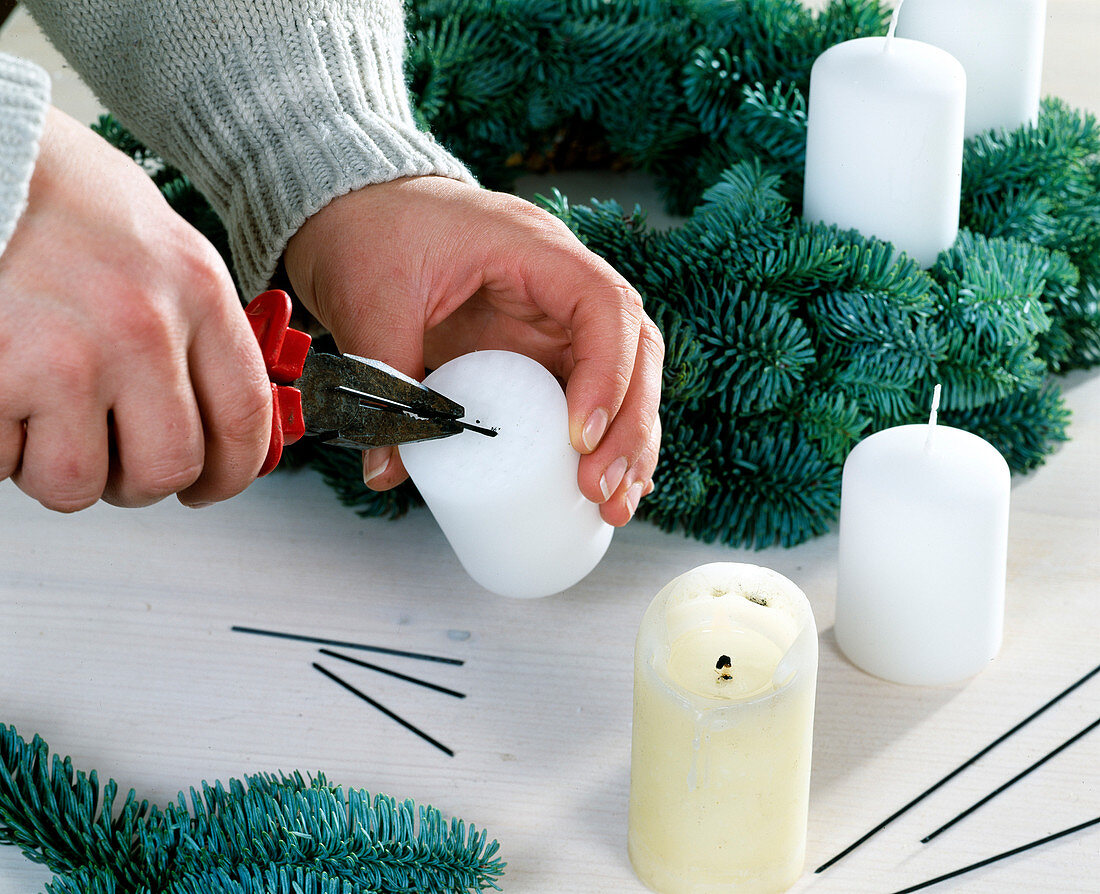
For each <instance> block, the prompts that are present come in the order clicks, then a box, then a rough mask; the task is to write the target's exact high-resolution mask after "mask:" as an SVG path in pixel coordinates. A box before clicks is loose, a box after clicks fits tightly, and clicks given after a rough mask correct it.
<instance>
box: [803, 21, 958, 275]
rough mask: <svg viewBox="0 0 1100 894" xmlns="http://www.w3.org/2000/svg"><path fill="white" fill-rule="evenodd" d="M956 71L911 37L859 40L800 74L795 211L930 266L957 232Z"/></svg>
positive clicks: (949, 61)
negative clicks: (803, 82) (803, 94)
mask: <svg viewBox="0 0 1100 894" xmlns="http://www.w3.org/2000/svg"><path fill="white" fill-rule="evenodd" d="M965 98H966V76H965V74H964V73H963V68H962V66H961V65H960V64H959V63H958V62H957V61H956V60H955V59H954V58H952V57H951V56H950V55H949V54H948V53H946V52H944V51H943V50H941V49H938V48H936V47H933V46H929V45H928V44H924V43H918V42H917V41H914V40H904V39H902V38H898V37H894V36H892V35H891V36H888V37H864V38H859V39H857V40H850V41H847V42H845V43H842V44H838V45H837V46H834V47H832V48H830V49H828V50H826V51H825V52H824V53H822V55H821V56H820V57H819V58H818V60H817V61H816V62H815V63H814V66H813V69H812V71H811V73H810V102H809V112H808V121H807V134H806V181H805V194H804V207H803V215H804V217H805V218H806V219H807V220H811V221H820V222H822V223H827V224H836V225H837V226H839V227H840V228H841V229H852V230H858V231H859V232H861V233H862V234H864V235H865V236H874V237H877V238H878V239H882V240H884V241H887V242H891V243H893V245H894V247H895V248H896V249H898V250H899V251H903V252H905V253H907V254H908V255H909V256H910V257H912V258H913V259H914V260H916V261H917V263H919V264H920V265H921V266H922V267H925V268H927V267H931V266H932V265H933V264H934V263H935V261H936V258H937V256H938V255H939V253H940V252H941V251H943V250H944V249H946V248H949V247H950V246H951V244H952V243H953V242H954V241H955V238H956V236H957V235H958V232H959V201H960V196H961V193H962V158H963V123H964V103H965Z"/></svg>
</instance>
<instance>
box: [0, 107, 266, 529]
mask: <svg viewBox="0 0 1100 894" xmlns="http://www.w3.org/2000/svg"><path fill="white" fill-rule="evenodd" d="M270 432H271V390H270V385H269V383H268V379H267V375H266V372H265V370H264V365H263V360H262V358H261V356H260V351H259V347H258V346H257V344H256V339H255V337H254V336H253V334H252V330H251V328H250V327H249V325H248V322H247V320H246V318H245V315H244V312H243V310H242V308H241V305H240V301H239V299H238V297H237V294H236V290H235V289H234V286H233V282H232V279H231V277H230V274H229V271H228V270H227V268H226V266H225V264H224V262H223V261H222V259H221V257H220V256H219V255H218V253H217V251H216V250H215V249H214V247H213V246H212V245H211V244H210V243H209V242H208V241H207V240H206V239H204V238H203V237H202V236H201V235H200V234H199V233H198V232H197V231H196V230H195V229H193V228H192V227H191V226H190V225H188V224H187V223H186V222H185V221H184V220H183V219H182V218H181V217H179V216H178V215H177V214H176V213H175V212H173V211H172V209H171V208H170V207H169V206H168V203H167V202H166V201H165V200H164V198H163V197H162V196H161V195H160V193H159V191H158V190H157V188H156V187H155V186H154V184H153V182H152V181H151V180H150V178H149V177H148V176H147V175H146V174H145V173H144V172H143V171H142V170H141V169H140V168H139V167H138V166H137V165H136V164H134V162H133V161H132V160H130V159H128V158H127V157H126V156H124V155H123V154H122V153H121V152H118V151H117V150H115V149H114V148H112V147H111V146H109V145H108V144H107V143H106V141H104V140H102V139H101V138H100V137H98V136H96V135H95V134H94V133H93V132H92V131H91V130H89V129H88V128H87V127H85V126H83V125H81V124H79V123H78V122H76V121H74V120H73V119H71V118H69V117H67V116H66V115H64V114H62V113H61V112H58V111H57V110H55V109H50V110H49V112H48V113H47V117H46V124H45V128H44V130H43V133H42V139H41V144H40V150H39V156H38V160H37V163H36V165H35V170H34V174H33V176H32V178H31V183H30V191H29V195H28V205H27V208H26V210H25V211H24V213H23V215H22V217H20V219H19V222H18V224H17V225H16V229H15V232H14V234H13V235H12V238H11V241H10V242H9V243H8V246H7V248H6V250H5V251H4V253H3V254H2V255H0V480H3V479H4V478H7V477H11V478H12V480H13V481H14V482H15V483H16V484H17V485H18V486H19V488H20V489H22V490H23V491H24V492H26V493H27V494H29V495H30V496H32V497H34V498H35V499H37V500H38V501H39V502H41V503H42V504H43V505H44V506H46V507H48V508H50V509H56V510H59V511H62V512H72V511H75V510H78V509H83V508H84V507H86V506H90V505H91V504H93V503H95V502H96V501H97V500H99V499H100V498H101V497H102V498H103V499H104V500H107V501H108V502H111V503H114V504H116V505H119V506H144V505H148V504H150V503H153V502H156V501H157V500H159V499H162V498H163V497H165V496H167V495H169V494H172V493H176V494H178V495H179V499H180V501H181V502H183V503H185V504H188V505H192V506H194V505H202V504H207V503H211V502H214V501H217V500H223V499H226V498H228V497H231V496H234V495H235V494H237V493H239V492H240V491H242V490H244V488H245V487H247V486H248V484H249V483H251V482H252V480H253V479H254V478H255V477H256V473H257V472H258V470H259V468H260V465H261V463H262V462H263V460H264V456H265V454H266V451H267V444H268V439H269V436H270Z"/></svg>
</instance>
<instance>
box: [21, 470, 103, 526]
mask: <svg viewBox="0 0 1100 894" xmlns="http://www.w3.org/2000/svg"><path fill="white" fill-rule="evenodd" d="M17 483H19V485H20V487H22V488H23V489H24V490H26V492H27V493H28V494H29V495H30V496H32V497H34V498H35V499H36V500H38V502H39V503H41V504H42V505H43V506H45V507H46V508H47V509H52V510H54V511H55V512H65V513H72V512H79V511H80V510H81V509H87V508H88V507H89V506H91V505H93V504H94V503H96V502H97V501H98V500H99V498H100V496H101V495H102V494H103V485H104V474H103V470H101V469H99V468H98V466H97V464H96V463H95V462H94V461H92V460H91V459H90V458H84V457H79V456H66V457H60V458H58V459H55V460H53V461H52V462H49V463H48V464H47V465H46V466H45V467H44V468H43V469H41V474H40V475H39V476H38V479H37V480H36V483H34V484H31V485H29V486H27V484H26V482H25V481H23V482H17Z"/></svg>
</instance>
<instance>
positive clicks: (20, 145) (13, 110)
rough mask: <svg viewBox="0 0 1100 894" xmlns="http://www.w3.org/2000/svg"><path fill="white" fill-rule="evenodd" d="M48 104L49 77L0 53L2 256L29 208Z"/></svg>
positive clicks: (0, 244)
mask: <svg viewBox="0 0 1100 894" xmlns="http://www.w3.org/2000/svg"><path fill="white" fill-rule="evenodd" d="M49 103H50V78H49V75H47V74H46V72H44V71H43V70H42V69H41V68H39V67H38V66H37V65H34V64H32V63H30V62H27V61H25V60H23V59H16V58H15V57H14V56H9V55H7V54H5V53H0V254H2V253H3V251H4V249H5V248H6V247H7V244H8V240H9V239H11V234H12V233H13V232H14V231H15V224H16V222H17V221H18V220H19V215H21V214H22V213H23V209H24V208H25V207H26V205H27V189H28V186H29V184H30V180H31V172H32V171H33V170H34V161H35V158H37V156H38V139H39V137H40V136H41V135H42V125H43V122H44V121H45V119H46V107H47V106H48V105H49Z"/></svg>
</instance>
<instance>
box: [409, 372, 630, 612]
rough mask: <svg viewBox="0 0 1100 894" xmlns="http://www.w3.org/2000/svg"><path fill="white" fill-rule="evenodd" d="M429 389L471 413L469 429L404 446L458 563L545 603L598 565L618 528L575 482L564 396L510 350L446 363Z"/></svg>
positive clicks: (506, 591) (485, 581)
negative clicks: (486, 431) (488, 431)
mask: <svg viewBox="0 0 1100 894" xmlns="http://www.w3.org/2000/svg"><path fill="white" fill-rule="evenodd" d="M424 382H425V384H426V385H428V386H430V387H431V388H433V389H434V390H436V391H439V392H440V393H441V394H444V395H446V396H447V397H449V398H451V399H452V400H455V401H457V402H458V403H460V404H462V406H463V407H464V408H465V410H466V417H465V419H466V421H468V422H474V423H475V424H477V425H480V426H483V427H488V428H493V429H495V430H496V431H497V435H496V437H492V438H490V437H487V436H485V435H483V434H479V433H477V432H472V431H465V432H463V433H462V434H459V435H453V436H451V437H449V438H444V439H441V440H436V441H421V442H418V443H415V444H405V445H403V446H402V447H401V459H402V460H403V462H404V464H405V468H406V469H407V470H408V472H409V475H410V477H411V478H412V480H413V482H414V483H415V484H416V486H417V488H418V489H419V490H420V493H421V495H422V496H423V497H424V501H425V502H426V503H427V504H428V508H429V509H431V511H432V515H434V516H435V519H436V521H437V522H438V523H439V527H440V528H442V530H443V533H444V535H445V536H446V537H447V540H448V541H449V542H450V544H451V547H452V548H453V549H454V551H455V554H456V555H457V556H458V559H459V561H460V562H461V563H462V565H463V567H464V568H465V569H466V571H467V572H468V573H469V575H470V577H472V578H473V579H474V580H475V581H477V582H478V583H479V584H481V585H482V586H483V587H485V588H486V589H488V590H492V591H493V592H494V593H500V594H502V595H506V596H517V597H535V596H548V595H550V594H551V593H557V592H559V591H560V590H564V589H566V588H567V587H571V586H572V585H573V584H575V583H577V582H578V581H579V580H580V579H581V578H583V577H584V576H585V575H586V574H588V572H589V571H591V570H592V569H593V568H595V567H596V565H597V563H598V562H599V561H600V559H601V558H603V554H604V553H605V552H606V551H607V546H608V544H609V543H610V542H611V534H612V530H613V529H612V528H611V526H610V525H608V524H606V523H605V522H604V521H603V520H602V519H601V518H600V512H599V507H598V506H596V504H594V503H590V502H589V501H588V500H586V499H585V498H584V496H583V495H582V494H581V492H580V487H579V486H578V484H577V465H578V462H579V460H580V455H579V454H578V453H577V452H576V451H575V450H574V449H573V447H572V446H571V445H570V442H569V418H568V411H567V409H566V403H565V394H564V393H563V392H562V389H561V386H560V385H559V384H558V382H557V380H556V379H555V378H554V377H553V376H552V375H551V374H550V373H549V372H548V371H547V370H546V369H544V368H543V367H542V366H540V365H539V364H538V363H536V362H535V361H534V360H531V359H530V358H528V357H524V356H522V355H520V354H513V353H511V352H509V351H477V352H475V353H473V354H466V355H464V356H462V357H457V358H455V359H454V360H452V361H450V362H449V363H445V364H443V365H442V366H441V367H439V369H437V370H435V372H433V373H432V374H431V375H429V376H428V377H427V378H426V379H425V380H424Z"/></svg>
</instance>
